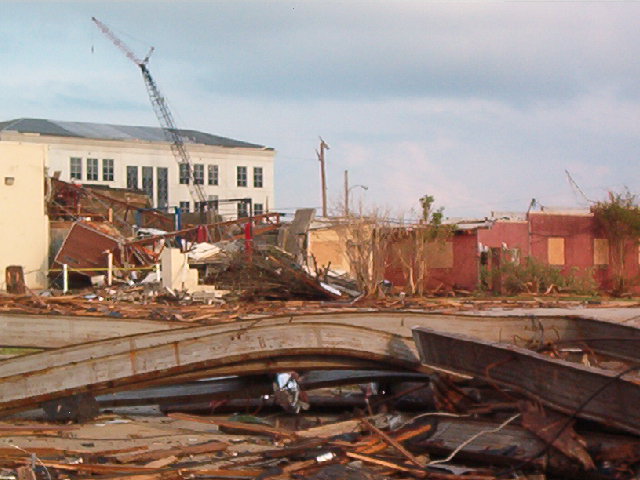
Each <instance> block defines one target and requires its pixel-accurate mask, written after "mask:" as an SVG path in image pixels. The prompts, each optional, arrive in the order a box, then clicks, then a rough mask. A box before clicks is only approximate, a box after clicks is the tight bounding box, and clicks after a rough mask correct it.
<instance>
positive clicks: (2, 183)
mask: <svg viewBox="0 0 640 480" xmlns="http://www.w3.org/2000/svg"><path fill="white" fill-rule="evenodd" d="M45 161H46V147H45V146H43V145H28V144H24V143H19V142H1V143H0V205H1V206H2V208H0V288H2V289H5V288H6V285H5V270H6V267H7V266H8V265H21V266H22V268H23V269H24V272H25V280H26V283H27V286H28V287H29V288H45V287H46V286H47V285H46V270H47V268H48V259H47V256H48V255H47V254H48V246H49V219H48V217H47V215H46V210H45Z"/></svg>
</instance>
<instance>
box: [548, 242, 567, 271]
mask: <svg viewBox="0 0 640 480" xmlns="http://www.w3.org/2000/svg"><path fill="white" fill-rule="evenodd" d="M547 260H548V261H549V265H564V238H558V237H553V238H549V239H548V241H547Z"/></svg>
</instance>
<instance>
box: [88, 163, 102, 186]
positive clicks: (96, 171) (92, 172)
mask: <svg viewBox="0 0 640 480" xmlns="http://www.w3.org/2000/svg"><path fill="white" fill-rule="evenodd" d="M98 178H100V164H99V162H98V159H97V158H87V180H91V181H97V180H98Z"/></svg>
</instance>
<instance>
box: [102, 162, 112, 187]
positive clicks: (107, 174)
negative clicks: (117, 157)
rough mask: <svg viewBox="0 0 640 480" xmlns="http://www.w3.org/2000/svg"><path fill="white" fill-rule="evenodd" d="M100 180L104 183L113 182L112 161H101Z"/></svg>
mask: <svg viewBox="0 0 640 480" xmlns="http://www.w3.org/2000/svg"><path fill="white" fill-rule="evenodd" d="M102 180H104V181H105V182H113V159H111V158H103V159H102Z"/></svg>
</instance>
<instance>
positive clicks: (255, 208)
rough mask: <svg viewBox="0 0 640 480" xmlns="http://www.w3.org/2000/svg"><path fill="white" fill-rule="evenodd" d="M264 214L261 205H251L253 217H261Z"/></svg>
mask: <svg viewBox="0 0 640 480" xmlns="http://www.w3.org/2000/svg"><path fill="white" fill-rule="evenodd" d="M263 213H264V207H263V206H262V204H261V203H254V204H253V214H254V215H262V214H263Z"/></svg>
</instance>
